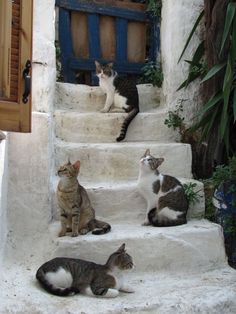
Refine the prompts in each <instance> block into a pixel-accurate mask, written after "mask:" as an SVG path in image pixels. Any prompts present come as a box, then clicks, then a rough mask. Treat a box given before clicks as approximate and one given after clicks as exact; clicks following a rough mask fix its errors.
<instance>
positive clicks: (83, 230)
mask: <svg viewBox="0 0 236 314" xmlns="http://www.w3.org/2000/svg"><path fill="white" fill-rule="evenodd" d="M88 232H89V230H88V229H87V228H83V229H80V230H79V234H81V235H84V234H87V233H88Z"/></svg>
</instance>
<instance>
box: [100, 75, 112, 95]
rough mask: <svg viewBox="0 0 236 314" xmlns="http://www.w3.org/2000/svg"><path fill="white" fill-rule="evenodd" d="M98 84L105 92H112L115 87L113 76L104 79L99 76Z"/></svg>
mask: <svg viewBox="0 0 236 314" xmlns="http://www.w3.org/2000/svg"><path fill="white" fill-rule="evenodd" d="M99 86H100V87H101V89H102V90H103V92H104V93H106V94H114V92H115V87H114V85H113V78H110V79H104V78H102V77H99Z"/></svg>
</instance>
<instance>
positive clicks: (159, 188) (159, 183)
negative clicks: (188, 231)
mask: <svg viewBox="0 0 236 314" xmlns="http://www.w3.org/2000/svg"><path fill="white" fill-rule="evenodd" d="M163 161H164V158H156V157H153V156H152V155H151V154H150V150H149V149H148V150H146V152H145V154H144V155H143V156H142V158H141V160H140V168H139V177H138V189H139V192H140V194H141V195H142V196H143V197H144V198H145V199H146V201H147V212H146V219H145V221H144V223H143V225H150V224H151V225H153V226H156V227H168V226H177V225H182V224H185V223H186V222H187V219H186V215H187V211H188V200H187V197H186V195H185V192H184V188H183V186H182V184H181V183H180V182H179V180H177V179H176V178H175V177H172V176H169V175H165V174H161V173H160V172H159V170H158V167H159V166H160V165H161V164H162V163H163Z"/></svg>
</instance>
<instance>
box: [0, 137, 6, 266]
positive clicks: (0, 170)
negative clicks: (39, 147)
mask: <svg viewBox="0 0 236 314" xmlns="http://www.w3.org/2000/svg"><path fill="white" fill-rule="evenodd" d="M7 146H8V142H7V141H5V140H4V141H2V142H0V266H1V264H2V260H3V255H4V248H5V243H6V235H7V219H6V209H7V179H8V174H7V172H8V158H7Z"/></svg>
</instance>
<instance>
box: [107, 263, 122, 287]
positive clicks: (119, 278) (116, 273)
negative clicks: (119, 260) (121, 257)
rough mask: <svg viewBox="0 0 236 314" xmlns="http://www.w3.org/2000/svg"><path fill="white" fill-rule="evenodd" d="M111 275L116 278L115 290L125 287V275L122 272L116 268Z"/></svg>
mask: <svg viewBox="0 0 236 314" xmlns="http://www.w3.org/2000/svg"><path fill="white" fill-rule="evenodd" d="M109 274H110V275H111V276H113V277H114V278H115V281H116V285H115V287H114V288H115V289H117V290H120V289H121V288H122V287H123V285H124V279H123V274H122V273H121V271H120V270H119V269H116V268H115V269H113V270H112V271H111V272H110V273H109Z"/></svg>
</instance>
